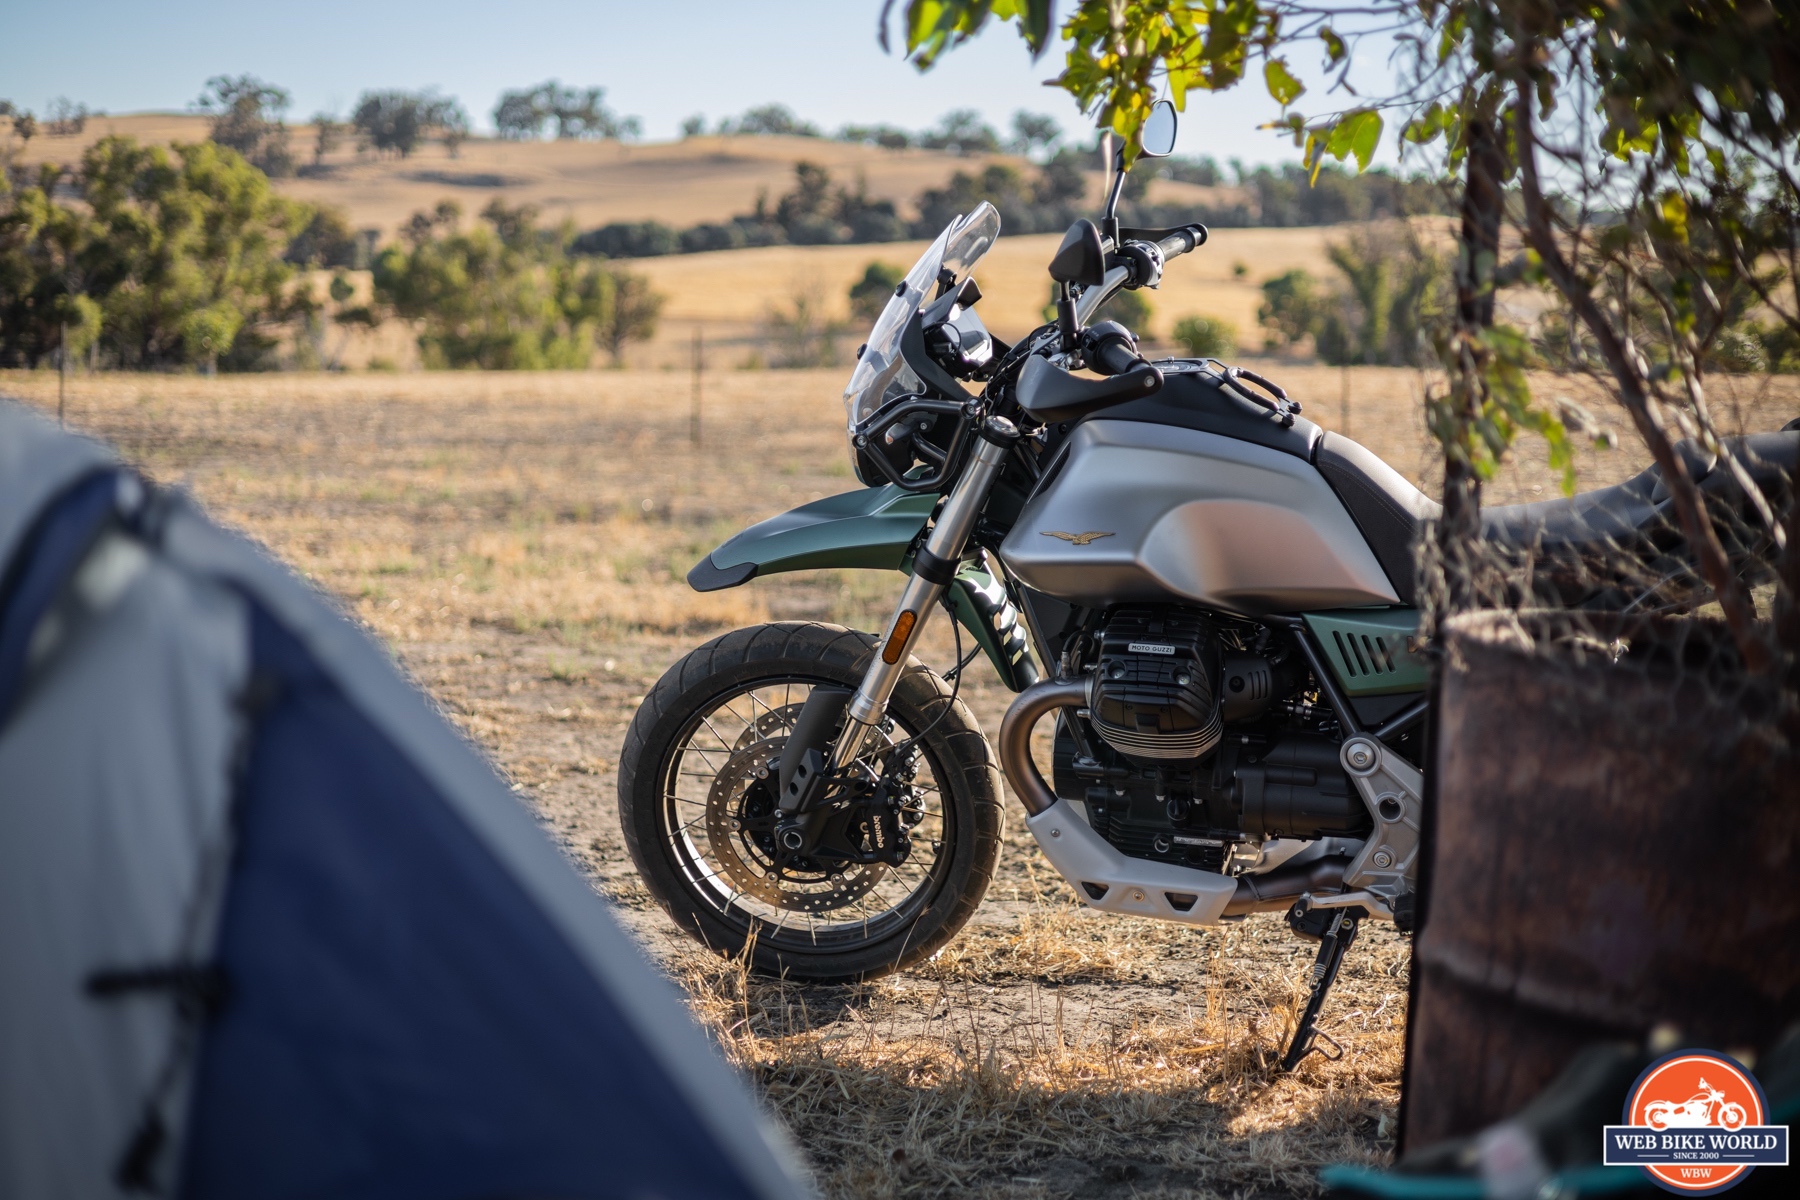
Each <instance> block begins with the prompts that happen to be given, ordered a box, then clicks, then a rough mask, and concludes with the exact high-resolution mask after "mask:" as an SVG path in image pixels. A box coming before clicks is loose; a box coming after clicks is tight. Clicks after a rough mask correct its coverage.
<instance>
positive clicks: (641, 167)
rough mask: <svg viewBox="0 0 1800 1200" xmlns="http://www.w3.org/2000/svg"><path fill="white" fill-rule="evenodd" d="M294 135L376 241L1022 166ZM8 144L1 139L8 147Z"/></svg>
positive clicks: (161, 120) (845, 150)
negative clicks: (797, 175)
mask: <svg viewBox="0 0 1800 1200" xmlns="http://www.w3.org/2000/svg"><path fill="white" fill-rule="evenodd" d="M210 128H211V120H210V118H208V117H204V116H198V115H194V114H188V113H130V114H123V115H120V116H102V117H93V118H90V119H89V120H88V123H87V127H86V128H85V129H84V130H83V131H82V132H81V133H79V134H73V135H69V136H64V137H50V136H48V135H47V134H42V133H40V134H39V136H38V137H36V138H34V139H32V140H31V141H30V142H29V143H27V144H26V145H25V146H24V147H23V149H22V150H21V152H20V154H19V160H18V161H19V162H20V163H23V164H35V163H41V162H61V163H74V162H77V161H79V160H80V158H81V154H82V152H83V151H84V150H86V149H87V147H88V146H90V145H92V144H93V143H94V142H96V141H98V140H99V139H100V138H102V137H106V136H108V135H109V134H118V135H121V136H126V137H135V138H137V139H138V140H139V141H140V142H153V143H161V144H166V143H169V142H198V141H203V140H205V138H206V137H207V135H208V131H209V129H210ZM290 131H291V132H290V141H289V146H290V149H291V150H292V152H293V155H294V161H295V162H296V163H298V164H301V165H303V166H305V167H306V168H307V169H306V170H305V171H304V172H303V174H302V175H301V176H300V177H297V178H292V179H282V180H277V181H276V185H275V186H276V188H277V190H278V191H280V192H281V193H282V194H283V195H286V196H292V197H293V198H295V199H297V200H305V201H308V202H311V203H315V204H332V205H336V206H338V207H340V208H342V209H343V210H344V211H345V212H346V213H347V214H348V215H349V217H350V222H351V224H352V225H353V226H355V227H356V228H358V229H364V228H367V229H379V230H381V232H382V234H383V236H389V235H392V234H393V232H394V231H395V230H396V229H397V228H398V227H399V226H400V225H402V224H403V223H404V222H405V221H406V219H407V218H408V217H410V216H412V214H413V213H415V212H418V211H420V210H422V209H431V208H433V207H435V206H436V205H437V203H438V202H439V201H440V200H446V199H448V200H455V201H457V202H458V203H459V204H461V205H462V207H463V210H464V211H465V212H467V213H470V214H473V213H475V212H477V211H479V210H480V209H481V208H482V207H483V206H484V205H486V204H487V202H488V201H489V200H491V199H493V198H495V197H499V198H501V199H503V200H504V201H505V202H506V203H508V204H532V205H536V206H537V208H538V210H539V212H540V214H541V215H542V218H543V220H545V221H546V222H548V223H550V224H553V225H554V224H557V223H559V222H561V221H564V220H568V221H572V222H574V223H575V225H576V226H577V227H578V228H581V229H588V228H591V227H593V226H596V225H604V224H606V223H607V222H610V221H661V222H663V223H664V224H667V225H674V226H676V227H677V228H680V227H683V226H687V225H695V224H699V223H701V222H703V221H724V220H728V219H729V218H731V217H732V216H735V215H736V214H738V213H746V212H749V211H750V210H751V209H752V208H753V207H754V206H755V204H756V196H757V193H758V192H761V191H767V192H768V194H769V197H770V198H771V200H773V199H775V198H777V197H779V196H781V194H782V193H784V192H787V191H789V190H791V189H792V188H793V186H794V164H795V163H796V162H799V161H801V160H803V159H804V160H807V161H811V162H816V163H818V164H819V165H821V166H823V167H825V168H826V169H827V170H829V171H830V172H831V174H832V177H833V178H834V179H835V180H837V181H838V182H839V183H842V184H845V185H851V186H854V185H855V184H856V183H857V181H858V180H861V181H862V182H863V183H864V184H866V186H867V188H868V192H869V194H870V195H871V196H874V197H877V198H879V199H884V200H892V201H894V202H895V203H896V204H897V205H899V206H900V208H901V210H902V211H903V212H907V213H908V214H909V215H910V213H911V210H912V202H913V200H914V198H915V197H916V196H917V195H918V194H919V193H920V192H921V191H923V190H924V189H926V188H928V187H938V186H941V185H942V184H943V183H944V182H945V181H946V180H947V179H949V178H950V175H951V174H952V172H955V171H980V170H981V169H982V168H983V167H985V166H986V165H987V164H988V163H989V162H1012V163H1017V162H1018V161H1019V160H1017V159H1014V158H1009V157H1007V156H1005V155H992V156H974V157H969V158H960V157H957V156H956V155H952V154H946V153H943V152H941V151H935V150H899V151H895V150H882V149H879V148H877V147H873V146H854V145H848V144H845V143H843V142H834V141H829V140H827V139H824V138H794V137H697V138H687V139H684V140H682V141H675V142H643V143H623V142H612V141H591V142H590V141H560V142H508V141H500V140H498V139H494V138H471V139H469V140H468V141H466V142H464V143H463V144H462V146H461V148H460V149H459V151H458V153H457V155H456V157H454V158H452V157H451V156H450V155H449V153H448V152H447V151H446V150H445V149H444V147H443V146H441V145H439V144H438V143H436V142H431V143H427V144H425V145H422V146H420V147H419V148H418V149H417V150H416V151H414V153H413V154H412V155H411V156H409V157H407V158H403V159H401V158H382V157H378V156H376V155H373V154H358V153H357V151H356V148H355V145H354V138H350V137H347V138H345V139H343V145H342V146H341V147H340V148H339V149H336V150H334V151H333V152H332V153H330V154H327V155H326V156H325V157H324V159H323V161H322V162H320V163H319V164H317V165H316V166H315V165H314V164H313V147H314V142H315V138H316V131H315V129H314V127H313V126H311V125H295V126H290ZM10 140H11V136H10V134H8V135H7V138H6V139H5V141H10ZM3 144H4V142H0V145H3ZM15 144H16V143H15ZM1096 166H1098V162H1097V161H1096ZM1100 187H1101V182H1100V177H1099V175H1098V173H1096V174H1095V175H1094V177H1093V179H1092V181H1091V183H1090V190H1091V191H1092V192H1093V194H1094V198H1095V201H1096V203H1097V202H1098V196H1099V191H1100ZM1203 194H1205V189H1200V188H1196V187H1194V186H1193V185H1191V184H1181V183H1175V182H1173V181H1172V180H1159V181H1157V182H1156V183H1155V184H1153V185H1152V188H1151V196H1152V198H1153V199H1155V200H1158V201H1162V202H1167V203H1177V202H1179V201H1181V200H1183V199H1187V200H1190V201H1192V200H1195V199H1197V198H1199V197H1200V196H1201V195H1203Z"/></svg>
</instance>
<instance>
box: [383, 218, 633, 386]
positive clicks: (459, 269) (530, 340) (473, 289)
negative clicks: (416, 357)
mask: <svg viewBox="0 0 1800 1200" xmlns="http://www.w3.org/2000/svg"><path fill="white" fill-rule="evenodd" d="M401 240H402V243H403V244H399V245H390V246H389V247H387V248H386V249H385V250H383V251H382V253H381V254H380V256H379V257H377V258H376V260H375V265H374V276H375V299H376V301H377V303H378V304H379V305H380V306H381V307H382V308H383V309H384V310H385V311H387V312H390V313H392V314H393V315H395V316H397V317H400V318H401V319H402V320H406V321H409V322H411V323H412V324H413V325H414V327H415V328H416V329H417V331H418V341H419V351H420V355H421V356H422V358H423V359H424V361H425V363H426V365H427V366H432V367H450V368H484V369H490V370H495V369H498V370H538V369H545V368H552V369H554V368H562V369H568V368H580V367H586V366H587V365H588V364H589V363H590V362H591V361H592V359H593V355H594V349H595V347H596V345H598V346H599V347H601V348H602V349H605V350H606V351H607V353H608V354H609V355H610V356H611V357H612V359H613V360H614V361H615V362H616V361H618V359H619V357H620V355H622V354H623V352H624V349H625V347H626V346H627V345H628V344H630V343H631V342H633V341H637V340H640V339H642V338H646V337H649V336H651V335H653V334H654V332H655V325H656V317H657V314H658V313H659V312H660V310H661V305H662V298H661V296H659V295H657V294H656V293H655V292H653V291H652V290H651V289H650V287H649V284H648V281H647V280H644V279H643V278H642V277H640V276H636V275H632V274H630V273H628V272H625V271H621V270H619V269H617V268H610V267H608V266H606V265H604V264H602V263H598V262H595V261H592V260H583V259H578V258H574V257H571V256H570V255H569V253H568V252H567V248H566V247H567V240H568V238H567V234H566V232H558V231H554V230H546V229H543V228H541V227H540V226H539V225H538V224H537V214H536V211H535V210H533V209H531V208H530V207H529V206H522V207H508V206H506V205H504V204H502V203H500V202H499V201H497V200H496V201H494V202H493V203H491V204H489V205H488V206H487V208H486V209H484V210H483V211H482V213H481V222H480V223H479V224H477V225H475V226H473V227H471V228H465V227H464V226H463V224H462V214H461V212H460V211H459V210H458V209H457V207H456V206H455V205H454V204H450V203H447V202H446V203H445V204H441V205H439V206H438V208H437V210H436V211H434V212H430V213H424V212H421V213H417V214H415V215H414V217H413V219H412V220H411V221H410V222H409V223H408V225H407V226H406V228H405V229H404V230H403V231H402V238H401Z"/></svg>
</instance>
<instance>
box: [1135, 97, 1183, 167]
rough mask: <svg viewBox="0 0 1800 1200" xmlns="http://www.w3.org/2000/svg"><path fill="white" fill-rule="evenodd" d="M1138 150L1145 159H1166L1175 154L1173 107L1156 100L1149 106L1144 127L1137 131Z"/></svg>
mask: <svg viewBox="0 0 1800 1200" xmlns="http://www.w3.org/2000/svg"><path fill="white" fill-rule="evenodd" d="M1138 149H1139V150H1141V151H1143V153H1144V157H1145V158H1167V157H1168V156H1169V155H1171V154H1173V153H1175V106H1174V105H1173V104H1171V103H1169V102H1168V101H1167V100H1158V101H1157V102H1156V103H1155V104H1152V105H1151V106H1150V115H1149V116H1148V117H1145V118H1144V127H1143V128H1142V129H1140V130H1139V131H1138Z"/></svg>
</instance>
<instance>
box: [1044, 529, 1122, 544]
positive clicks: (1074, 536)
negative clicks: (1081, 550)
mask: <svg viewBox="0 0 1800 1200" xmlns="http://www.w3.org/2000/svg"><path fill="white" fill-rule="evenodd" d="M1043 536H1044V537H1053V538H1061V539H1062V540H1063V541H1065V542H1067V543H1069V544H1070V545H1071V546H1085V545H1087V544H1088V543H1089V542H1095V541H1099V540H1100V539H1101V538H1103V537H1111V536H1112V530H1110V529H1090V530H1088V531H1087V532H1086V533H1064V532H1063V531H1062V530H1060V529H1046V530H1044V532H1043Z"/></svg>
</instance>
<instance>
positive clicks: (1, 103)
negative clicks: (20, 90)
mask: <svg viewBox="0 0 1800 1200" xmlns="http://www.w3.org/2000/svg"><path fill="white" fill-rule="evenodd" d="M18 111H19V110H18V108H17V107H15V106H14V105H13V102H12V101H11V100H0V117H10V116H12V115H13V114H14V113H16V112H18Z"/></svg>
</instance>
